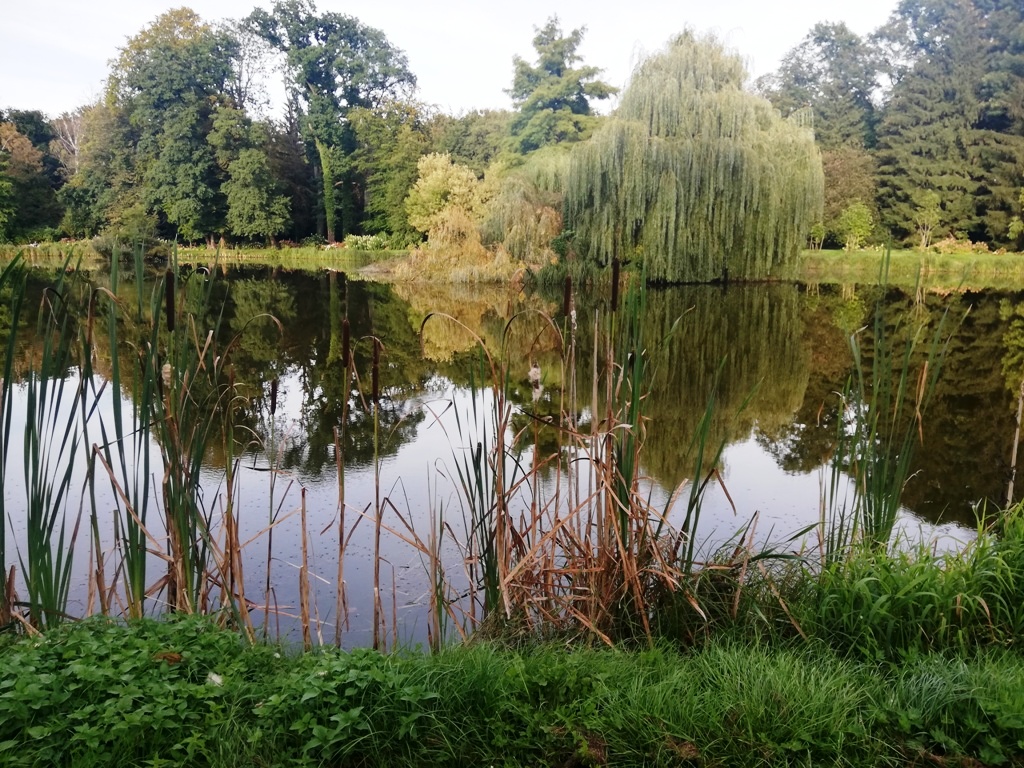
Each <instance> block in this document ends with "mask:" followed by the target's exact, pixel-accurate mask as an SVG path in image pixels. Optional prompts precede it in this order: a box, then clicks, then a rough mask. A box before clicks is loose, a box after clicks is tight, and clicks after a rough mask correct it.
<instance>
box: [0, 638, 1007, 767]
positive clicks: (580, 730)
mask: <svg viewBox="0 0 1024 768" xmlns="http://www.w3.org/2000/svg"><path fill="white" fill-rule="evenodd" d="M1022 713H1024V660H1022V659H1021V657H1020V656H1018V655H1016V654H1013V653H1007V652H1005V651H990V652H987V653H983V654H978V655H973V656H969V657H964V658H961V659H957V660H949V659H947V658H943V657H939V656H933V655H922V656H919V657H916V658H913V659H909V660H906V661H904V663H902V664H900V665H898V666H897V665H889V664H884V663H883V664H874V663H865V662H857V661H851V660H849V659H844V658H842V657H840V656H837V655H835V654H834V653H833V652H831V651H829V650H828V649H827V648H825V647H824V646H822V645H819V644H809V645H806V646H803V647H800V648H787V647H775V648H768V647H764V646H757V645H751V644H745V643H739V642H733V641H728V640H721V641H718V642H715V643H713V644H710V645H708V646H706V647H705V648H703V649H702V650H700V651H699V652H695V653H691V654H686V655H681V654H678V653H675V652H673V651H671V650H667V649H664V648H655V649H652V650H647V651H642V652H624V651H621V650H613V649H596V650H595V649H585V648H580V649H575V650H567V649H566V648H564V647H559V646H548V645H541V646H534V647H532V648H530V649H528V650H525V651H514V650H509V649H507V648H501V647H498V646H494V645H488V644H474V645H472V646H469V647H458V648H452V649H448V650H446V651H443V652H441V653H439V654H436V655H433V656H430V655H423V654H420V653H414V652H405V653H398V654H391V655H383V654H379V653H377V652H374V651H370V650H358V651H354V652H351V653H346V652H342V651H338V650H335V649H326V650H324V651H322V652H318V653H308V654H302V655H292V654H289V653H288V652H286V651H285V650H283V649H281V648H278V647H274V646H265V645H255V646H247V645H245V644H244V643H243V642H242V641H241V639H240V637H239V636H238V635H237V634H235V633H233V632H230V631H227V630H221V629H216V628H214V626H213V625H212V624H210V623H208V622H207V621H205V620H202V619H196V618H189V619H176V620H173V621H164V622H152V621H143V622H137V623H133V624H131V625H130V626H126V625H123V624H118V623H113V622H109V621H105V620H90V621H88V622H84V623H81V624H73V625H66V626H64V627H62V628H60V629H58V630H54V631H51V632H48V633H47V634H45V635H43V636H42V637H40V638H23V639H20V640H18V641H16V642H8V643H7V644H6V645H4V646H0V762H2V764H3V765H5V766H43V765H45V766H51V765H63V766H92V765H114V764H117V765H122V766H155V765H190V766H265V765H275V766H320V765H325V766H348V765H353V766H398V765H422V766H428V765H429V766H449V765H450V766H490V765H493V766H520V765H530V766H605V765H609V766H610V765H615V766H634V765H635V766H685V765H693V766H697V765H702V766H737V767H739V768H743V767H744V766H751V767H753V766H820V765H836V766H858V767H860V768H863V767H865V766H905V765H923V764H945V765H957V764H960V765H966V764H970V765H977V763H968V762H964V761H965V760H968V759H970V760H980V761H982V762H983V763H985V764H989V765H995V764H1006V763H1007V762H1008V761H1010V762H1012V761H1016V764H1019V763H1020V761H1021V760H1022V759H1024V716H1022Z"/></svg>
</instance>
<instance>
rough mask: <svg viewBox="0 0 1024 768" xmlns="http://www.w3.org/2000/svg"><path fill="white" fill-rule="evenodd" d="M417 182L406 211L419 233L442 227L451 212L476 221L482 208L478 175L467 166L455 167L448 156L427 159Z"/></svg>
mask: <svg viewBox="0 0 1024 768" xmlns="http://www.w3.org/2000/svg"><path fill="white" fill-rule="evenodd" d="M416 169H417V173H418V178H417V179H416V183H415V184H414V185H413V187H412V189H411V190H409V194H408V197H406V198H405V211H406V214H407V215H408V217H409V224H410V225H411V226H413V227H415V228H416V229H417V230H419V231H420V232H429V231H431V230H434V229H436V228H438V227H439V226H441V225H442V224H443V223H444V221H445V217H446V215H448V214H449V213H450V212H451V210H453V209H454V210H458V211H461V212H462V213H464V214H465V215H467V216H468V217H470V218H471V219H475V218H476V217H477V216H478V215H479V213H480V210H481V206H482V205H483V196H482V190H481V187H480V182H479V181H478V180H477V178H476V174H474V173H473V171H471V170H470V169H469V168H467V167H466V166H464V165H456V164H454V163H452V160H451V157H449V156H448V155H439V154H436V153H433V154H429V155H424V156H423V157H421V158H420V159H419V162H418V163H417V164H416Z"/></svg>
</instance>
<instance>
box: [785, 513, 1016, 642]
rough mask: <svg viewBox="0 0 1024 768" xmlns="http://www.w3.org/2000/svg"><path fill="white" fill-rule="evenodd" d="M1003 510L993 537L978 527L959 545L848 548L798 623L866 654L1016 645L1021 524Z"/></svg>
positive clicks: (801, 606)
mask: <svg viewBox="0 0 1024 768" xmlns="http://www.w3.org/2000/svg"><path fill="white" fill-rule="evenodd" d="M1004 515H1005V516H1004V517H1003V518H1002V520H1001V522H1000V527H1001V528H1002V531H1001V535H1000V536H999V537H996V536H994V535H993V534H992V533H991V532H989V531H985V530H979V532H978V537H977V539H976V540H974V541H972V542H970V543H968V544H964V545H963V547H962V548H961V549H960V550H959V551H953V552H938V553H937V552H936V551H935V550H934V549H933V548H932V547H931V546H930V545H928V544H927V543H926V544H922V545H919V546H914V547H910V548H908V549H905V550H899V549H897V550H894V551H886V550H885V549H881V550H879V549H856V550H854V551H852V552H850V553H849V555H848V556H846V557H844V558H843V559H841V560H838V561H836V562H834V563H831V564H829V565H828V566H826V567H825V569H824V570H823V572H822V573H821V575H820V576H819V578H818V579H817V580H815V581H812V582H811V583H810V584H809V585H808V586H809V587H810V589H811V592H812V595H811V596H809V598H808V599H807V600H805V601H801V602H800V603H798V605H797V608H798V610H799V611H800V612H801V613H800V615H799V616H798V620H799V621H800V623H801V626H802V627H803V629H804V631H805V632H809V633H811V634H813V635H815V636H817V637H821V638H822V639H824V640H826V641H827V642H829V643H830V644H831V645H833V646H834V647H836V648H837V649H839V650H840V651H843V652H853V653H856V654H857V655H859V656H861V657H863V658H867V659H876V658H892V659H898V658H906V657H908V656H909V657H912V656H913V655H914V654H922V653H928V652H932V651H941V652H946V653H958V654H970V653H972V652H974V650H975V649H977V648H979V647H984V646H987V645H997V646H1000V645H1007V646H1008V645H1013V644H1015V643H1016V642H1017V640H1018V638H1019V637H1020V633H1021V631H1022V629H1024V620H1022V617H1021V614H1020V610H1019V607H1018V606H1019V601H1020V599H1021V597H1022V596H1024V594H1022V588H1024V539H1022V538H1021V533H1022V531H1024V526H1022V524H1021V517H1022V516H1021V510H1020V508H1019V507H1015V508H1013V509H1011V510H1008V511H1007V512H1005V513H1004Z"/></svg>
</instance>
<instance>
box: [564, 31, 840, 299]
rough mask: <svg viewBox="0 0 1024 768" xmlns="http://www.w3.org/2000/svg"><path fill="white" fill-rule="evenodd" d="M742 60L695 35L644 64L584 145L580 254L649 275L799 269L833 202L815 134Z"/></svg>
mask: <svg viewBox="0 0 1024 768" xmlns="http://www.w3.org/2000/svg"><path fill="white" fill-rule="evenodd" d="M745 79H746V72H745V71H744V68H743V63H742V61H741V60H740V58H739V56H737V55H734V54H732V53H729V52H727V51H726V50H725V49H724V48H723V47H722V46H721V44H719V43H718V42H717V41H715V40H714V39H712V38H702V39H698V38H697V37H696V36H694V35H693V34H692V33H689V32H687V33H684V34H682V35H679V36H678V37H676V38H675V39H673V40H672V41H671V43H670V44H669V46H668V48H667V49H666V50H665V51H664V52H662V53H660V54H657V55H654V56H652V57H650V58H649V59H647V60H646V61H644V62H643V63H642V64H641V65H640V66H639V67H638V68H637V70H636V72H635V74H634V76H633V80H632V82H631V83H630V85H629V87H628V88H627V89H626V91H625V92H624V94H623V96H622V102H621V104H620V106H619V108H618V109H617V110H616V111H615V113H614V114H613V115H612V116H611V118H610V119H609V120H608V121H607V122H606V123H605V124H604V125H602V127H601V128H600V129H599V130H598V131H597V132H596V133H595V134H594V136H593V138H592V139H591V140H590V141H587V142H583V143H581V144H579V145H577V146H576V147H575V148H574V149H573V153H572V160H571V164H570V169H569V176H568V183H567V186H566V211H567V217H568V221H567V225H568V227H570V228H571V229H574V230H575V231H576V233H577V236H578V239H579V242H578V245H579V250H580V252H581V253H583V254H585V255H586V256H588V257H590V258H592V259H595V260H598V261H606V260H608V259H610V258H613V257H618V258H634V257H642V259H643V261H644V264H645V266H646V271H647V276H648V278H649V279H652V280H656V281H673V282H684V281H710V280H716V279H728V278H761V277H767V276H769V275H772V274H775V273H776V272H777V270H778V269H779V267H780V266H781V265H784V264H788V263H791V262H792V261H794V260H795V259H796V257H797V255H798V252H799V249H800V248H801V247H802V246H803V243H804V242H805V237H806V235H807V232H808V230H809V229H810V227H811V225H812V224H813V223H814V222H815V221H816V220H818V219H819V218H820V216H821V206H822V171H821V157H820V155H819V153H818V150H817V147H816V146H815V144H814V136H813V134H812V132H811V131H810V130H809V129H808V128H806V127H804V126H803V125H801V124H799V123H798V122H796V121H795V120H784V119H783V118H781V117H780V116H779V113H778V111H777V110H776V109H775V108H773V107H772V105H771V104H770V103H769V102H768V101H766V100H765V99H762V98H760V97H758V96H755V95H753V94H751V93H748V92H746V91H745V90H744V89H743V84H744V81H745Z"/></svg>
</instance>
